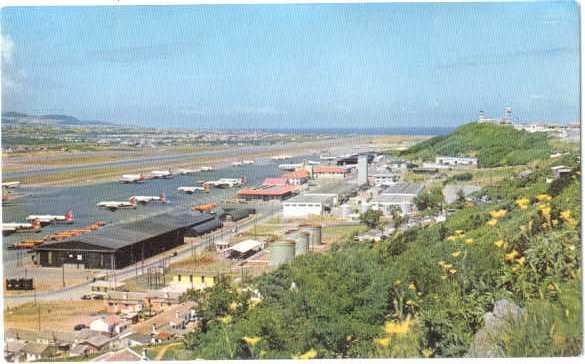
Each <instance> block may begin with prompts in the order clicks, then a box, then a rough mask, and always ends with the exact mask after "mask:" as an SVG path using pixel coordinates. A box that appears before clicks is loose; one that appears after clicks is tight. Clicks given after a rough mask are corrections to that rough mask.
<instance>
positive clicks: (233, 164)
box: [232, 162, 242, 167]
mask: <svg viewBox="0 0 585 364" xmlns="http://www.w3.org/2000/svg"><path fill="white" fill-rule="evenodd" d="M241 165H242V162H232V167H239V166H241Z"/></svg>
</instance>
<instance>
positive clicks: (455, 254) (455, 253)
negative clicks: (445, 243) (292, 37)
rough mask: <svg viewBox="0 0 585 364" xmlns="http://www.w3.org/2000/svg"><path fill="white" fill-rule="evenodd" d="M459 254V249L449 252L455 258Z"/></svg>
mask: <svg viewBox="0 0 585 364" xmlns="http://www.w3.org/2000/svg"><path fill="white" fill-rule="evenodd" d="M460 254H461V250H457V251H456V252H453V253H451V255H452V256H454V257H455V258H457V257H458V256H459V255H460Z"/></svg>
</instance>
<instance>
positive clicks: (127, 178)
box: [120, 174, 144, 183]
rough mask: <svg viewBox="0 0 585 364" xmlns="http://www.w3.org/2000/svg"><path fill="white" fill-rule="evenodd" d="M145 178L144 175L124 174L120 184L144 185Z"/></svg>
mask: <svg viewBox="0 0 585 364" xmlns="http://www.w3.org/2000/svg"><path fill="white" fill-rule="evenodd" d="M142 182H144V176H143V175H142V174H123V175H122V177H120V183H142Z"/></svg>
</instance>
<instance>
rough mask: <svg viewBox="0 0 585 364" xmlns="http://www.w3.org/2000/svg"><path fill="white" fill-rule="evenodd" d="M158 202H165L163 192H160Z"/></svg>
mask: <svg viewBox="0 0 585 364" xmlns="http://www.w3.org/2000/svg"><path fill="white" fill-rule="evenodd" d="M159 197H160V202H167V197H166V196H165V193H164V192H161V193H160V196H159Z"/></svg>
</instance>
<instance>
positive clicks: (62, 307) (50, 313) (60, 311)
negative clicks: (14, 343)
mask: <svg viewBox="0 0 585 364" xmlns="http://www.w3.org/2000/svg"><path fill="white" fill-rule="evenodd" d="M105 308H106V307H105V304H104V302H103V301H58V302H39V304H38V305H35V304H34V303H26V304H23V305H20V306H18V307H14V308H10V309H5V310H4V328H5V329H7V328H21V329H31V330H38V328H39V321H38V317H39V311H40V318H41V320H40V327H41V330H55V331H71V330H72V329H73V326H75V325H76V324H79V323H85V324H88V323H89V322H90V321H91V320H92V318H91V317H92V315H95V314H99V313H105Z"/></svg>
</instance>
